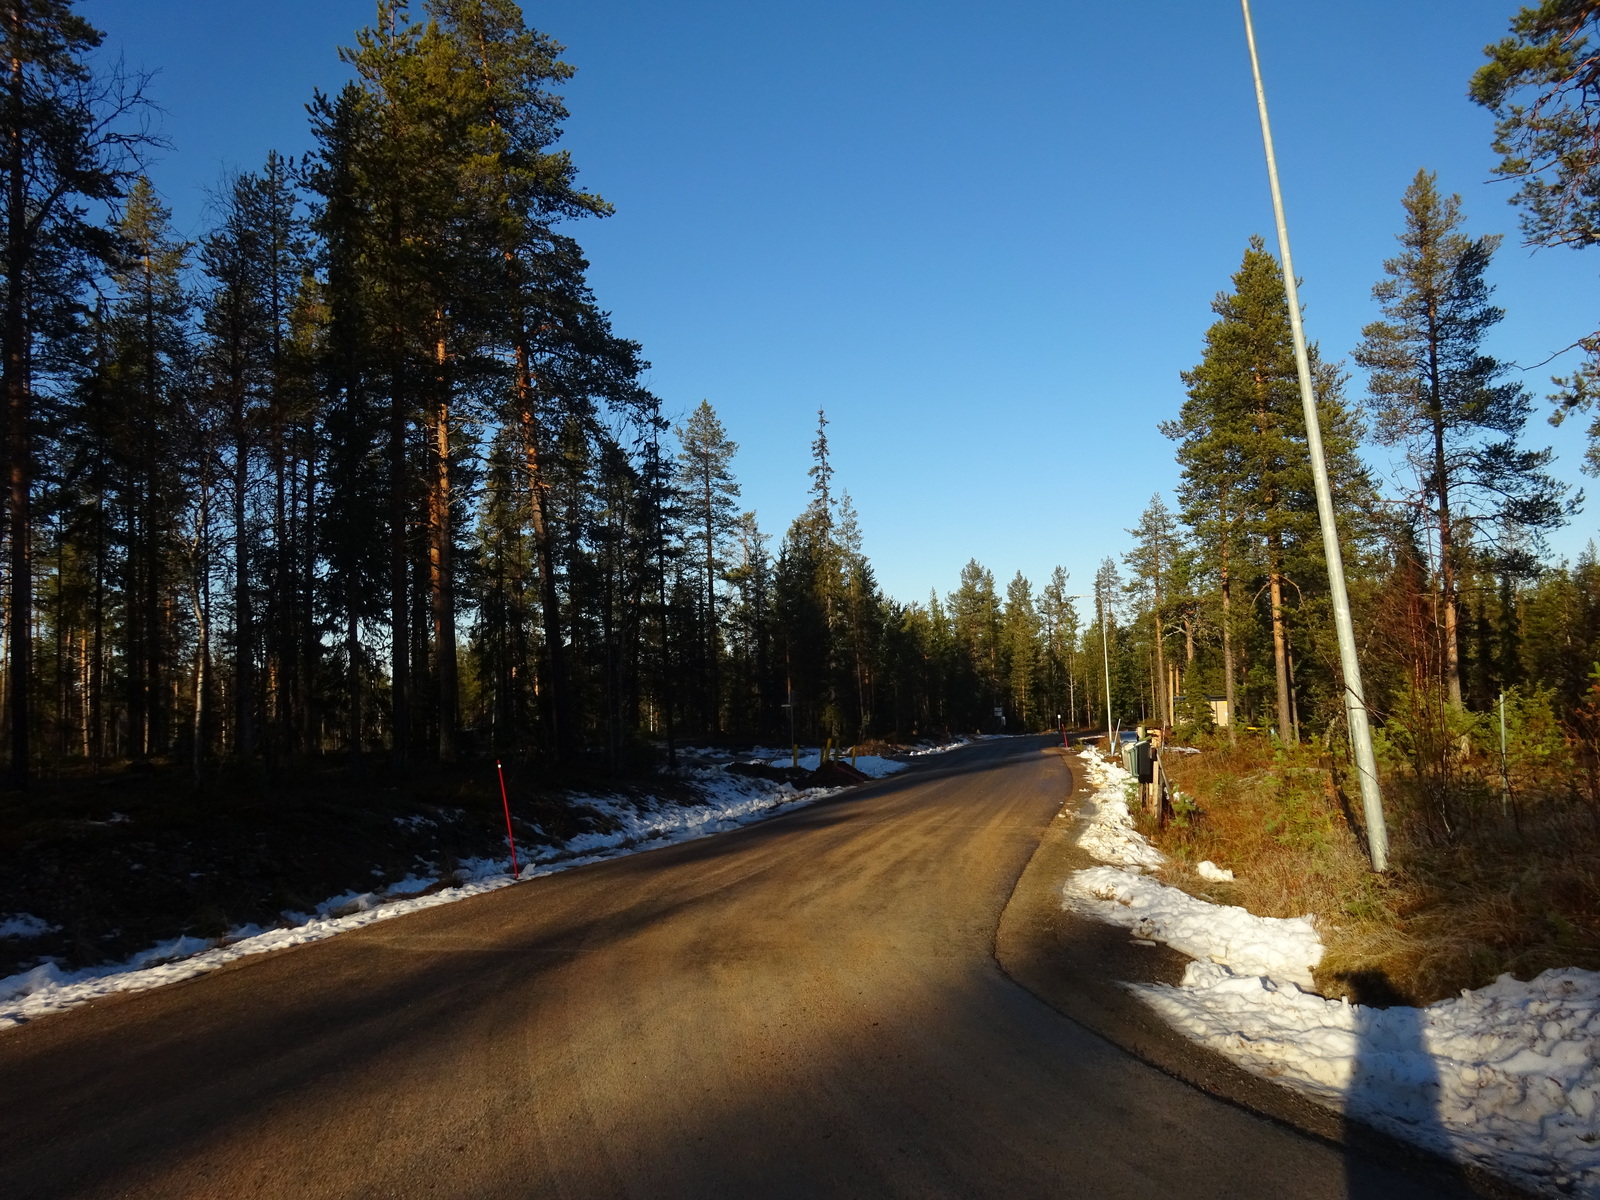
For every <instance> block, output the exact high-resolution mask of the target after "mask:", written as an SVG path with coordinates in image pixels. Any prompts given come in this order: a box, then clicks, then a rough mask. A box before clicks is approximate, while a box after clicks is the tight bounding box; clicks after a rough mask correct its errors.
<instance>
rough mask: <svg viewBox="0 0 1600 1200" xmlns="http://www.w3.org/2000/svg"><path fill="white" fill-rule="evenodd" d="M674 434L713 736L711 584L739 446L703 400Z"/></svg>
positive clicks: (717, 643)
mask: <svg viewBox="0 0 1600 1200" xmlns="http://www.w3.org/2000/svg"><path fill="white" fill-rule="evenodd" d="M677 433H678V441H679V443H680V444H681V446H682V450H681V451H680V453H679V456H678V459H679V463H680V467H679V478H680V479H681V480H682V481H683V515H684V519H685V522H686V524H687V525H688V527H689V528H690V529H692V530H693V531H694V534H695V538H696V541H697V542H698V543H699V546H698V549H697V551H696V553H695V555H694V561H695V565H696V568H697V569H698V570H699V572H700V595H701V597H702V599H703V601H704V605H705V607H704V613H703V616H702V623H703V626H704V629H705V636H706V644H705V661H706V669H707V673H708V675H707V679H706V691H705V696H706V701H705V714H706V721H707V729H708V730H709V731H710V732H711V733H717V732H720V728H721V709H722V704H721V684H720V680H719V677H718V666H719V663H720V662H721V659H722V622H721V615H720V613H719V611H718V607H717V583H718V581H719V580H721V579H722V578H723V577H724V576H725V575H726V573H727V570H728V557H727V551H726V548H725V547H726V544H727V541H728V539H729V537H730V536H732V534H733V532H734V529H735V524H734V515H735V513H736V511H737V508H736V501H737V500H738V498H739V485H738V483H737V482H736V481H735V480H734V477H733V470H732V465H733V456H734V455H735V454H736V453H738V450H739V446H738V443H736V442H734V441H731V440H730V439H729V438H728V433H727V430H726V429H724V428H723V426H722V422H721V421H719V420H718V419H717V414H716V410H715V409H713V408H712V407H711V402H710V401H709V400H702V401H700V405H699V407H698V408H696V409H695V410H694V412H693V413H692V414H691V415H690V417H689V420H688V422H687V423H686V424H685V425H684V426H683V427H682V428H680V429H679V430H678V431H677Z"/></svg>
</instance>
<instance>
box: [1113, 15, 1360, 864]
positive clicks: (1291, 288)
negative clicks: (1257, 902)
mask: <svg viewBox="0 0 1600 1200" xmlns="http://www.w3.org/2000/svg"><path fill="white" fill-rule="evenodd" d="M1239 3H1240V5H1241V7H1242V8H1243V9H1244V36H1245V41H1246V42H1247V43H1248V44H1249V47H1250V71H1251V74H1252V75H1253V76H1254V77H1255V84H1256V109H1257V111H1258V112H1259V113H1260V114H1261V141H1262V144H1263V146H1264V147H1265V148H1266V153H1267V179H1268V181H1269V182H1270V184H1271V185H1272V214H1273V217H1274V219H1275V220H1276V221H1277V224H1278V256H1279V258H1280V259H1282V262H1283V288H1284V292H1285V294H1286V296H1287V299H1288V302H1289V329H1290V332H1291V333H1292V334H1293V336H1294V365H1295V369H1296V371H1297V372H1298V373H1299V376H1300V404H1301V407H1302V408H1303V409H1304V410H1305V421H1306V446H1307V449H1308V450H1309V451H1310V454H1311V474H1312V478H1313V479H1314V480H1315V482H1316V492H1317V516H1318V518H1319V519H1320V522H1321V525H1322V552H1323V554H1324V555H1325V556H1326V558H1327V563H1328V590H1329V591H1330V592H1331V593H1332V600H1333V623H1334V628H1335V629H1336V630H1337V631H1338V636H1339V665H1340V667H1341V668H1342V669H1343V672H1344V709H1345V719H1346V721H1347V722H1348V724H1349V727H1350V747H1351V749H1352V750H1353V751H1354V752H1355V759H1356V774H1357V775H1358V776H1359V777H1360V780H1361V808H1362V813H1363V815H1364V816H1365V817H1366V821H1367V846H1368V849H1369V850H1370V851H1371V853H1372V869H1373V870H1374V871H1382V870H1384V869H1385V868H1387V866H1388V865H1389V832H1388V829H1387V828H1386V827H1385V826H1384V823H1383V793H1382V792H1381V791H1380V790H1379V787H1378V764H1377V761H1376V760H1375V759H1374V758H1373V754H1372V728H1371V726H1370V724H1369V723H1368V720H1367V701H1366V696H1365V694H1364V693H1363V692H1362V690H1361V663H1360V660H1359V659H1358V658H1357V657H1356V635H1355V628H1354V626H1353V625H1352V624H1351V622H1350V597H1349V595H1348V594H1347V593H1346V591H1345V584H1344V555H1343V554H1342V553H1341V551H1340V549H1339V529H1338V526H1337V525H1336V524H1335V523H1334V514H1333V490H1332V488H1330V487H1329V485H1328V464H1327V460H1326V459H1325V458H1324V457H1323V453H1322V424H1321V420H1320V418H1319V416H1318V413H1317V397H1316V392H1315V391H1314V390H1313V389H1312V386H1311V360H1310V358H1309V357H1308V356H1307V354H1306V331H1305V326H1304V325H1303V324H1302V323H1301V320H1300V297H1299V292H1298V289H1297V288H1296V286H1295V280H1294V260H1293V259H1292V258H1291V257H1290V255H1289V223H1288V221H1287V220H1286V219H1285V217H1284V215H1283V193H1282V191H1281V190H1280V189H1279V187H1278V158H1277V155H1276V154H1274V153H1273V149H1272V125H1271V123H1270V122H1269V121H1268V120H1267V93H1266V89H1265V88H1263V87H1262V85H1261V62H1260V59H1259V58H1257V56H1256V31H1255V25H1254V24H1253V23H1252V22H1251V20H1250V0H1239ZM1108 678H1109V676H1108Z"/></svg>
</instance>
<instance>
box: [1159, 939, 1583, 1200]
mask: <svg viewBox="0 0 1600 1200" xmlns="http://www.w3.org/2000/svg"><path fill="white" fill-rule="evenodd" d="M1133 990H1134V991H1135V993H1136V994H1137V995H1138V996H1139V997H1140V998H1141V999H1142V1000H1144V1002H1145V1003H1147V1004H1148V1005H1150V1007H1151V1008H1153V1009H1155V1010H1156V1012H1158V1013H1160V1014H1161V1016H1163V1017H1164V1018H1166V1020H1167V1021H1168V1022H1170V1023H1171V1024H1172V1026H1173V1027H1174V1028H1176V1029H1178V1030H1179V1031H1180V1032H1182V1033H1184V1034H1186V1035H1188V1036H1189V1037H1191V1038H1193V1039H1194V1040H1195V1041H1197V1042H1199V1043H1200V1044H1201V1045H1203V1046H1209V1047H1211V1049H1213V1050H1216V1051H1219V1052H1220V1053H1222V1054H1224V1055H1226V1056H1227V1057H1228V1058H1231V1059H1232V1060H1233V1061H1234V1062H1236V1063H1238V1064H1239V1065H1240V1066H1242V1067H1244V1068H1245V1069H1246V1070H1249V1071H1253V1072H1254V1073H1255V1074H1257V1075H1264V1076H1267V1077H1269V1078H1272V1079H1276V1080H1277V1081H1278V1082H1279V1083H1283V1084H1287V1085H1288V1086H1290V1087H1292V1088H1294V1089H1295V1090H1296V1091H1299V1092H1302V1093H1304V1094H1305V1095H1307V1096H1310V1097H1311V1098H1312V1099H1315V1100H1320V1101H1321V1102H1322V1103H1324V1104H1327V1105H1328V1106H1330V1107H1332V1108H1335V1109H1339V1110H1340V1111H1342V1112H1345V1113H1347V1114H1348V1115H1350V1116H1352V1117H1357V1118H1359V1119H1361V1120H1363V1121H1365V1122H1367V1123H1368V1124H1370V1125H1375V1126H1377V1127H1378V1128H1380V1129H1383V1130H1385V1131H1387V1132H1389V1133H1391V1134H1394V1135H1395V1136H1397V1137H1400V1138H1404V1139H1406V1140H1407V1141H1411V1142H1414V1143H1416V1144H1418V1145H1420V1146H1424V1147H1426V1148H1428V1149H1430V1150H1433V1151H1435V1152H1436V1153H1439V1154H1442V1155H1444V1156H1445V1157H1446V1158H1450V1159H1454V1160H1456V1161H1458V1162H1473V1163H1477V1164H1478V1165H1479V1166H1482V1167H1484V1168H1486V1169H1488V1170H1490V1171H1494V1172H1496V1173H1498V1174H1501V1175H1507V1176H1510V1177H1511V1178H1513V1179H1516V1180H1517V1181H1519V1182H1521V1183H1522V1184H1524V1185H1527V1186H1531V1187H1534V1188H1536V1189H1538V1190H1541V1191H1546V1192H1549V1193H1552V1194H1555V1195H1564V1196H1572V1195H1577V1196H1588V1197H1594V1196H1600V974H1597V973H1596V972H1593V971H1582V970H1578V969H1576V968H1567V969H1565V970H1559V971H1546V972H1544V973H1543V974H1542V975H1540V976H1539V977H1538V978H1537V979H1535V980H1533V981H1532V982H1531V983H1520V982H1518V981H1517V980H1515V979H1513V978H1511V976H1509V975H1502V976H1501V977H1500V979H1499V980H1498V981H1496V982H1495V983H1492V984H1490V985H1489V986H1488V987H1485V988H1479V989H1478V990H1477V991H1475V992H1463V993H1462V994H1461V996H1460V997H1459V998H1456V999H1451V1000H1441V1001H1439V1002H1438V1003H1437V1004H1430V1005H1429V1006H1428V1007H1427V1008H1420V1009H1419V1008H1406V1007H1403V1006H1397V1007H1394V1008H1387V1009H1379V1008H1370V1007H1367V1006H1365V1005H1360V1004H1346V1003H1344V1002H1342V1001H1338V1000H1326V999H1324V998H1323V997H1321V996H1314V995H1308V994H1307V993H1305V992H1303V991H1301V990H1300V989H1298V988H1296V987H1293V986H1292V985H1278V984H1275V983H1274V982H1273V981H1272V980H1271V979H1265V978H1259V977H1256V978H1252V977H1249V976H1247V975H1240V974H1236V973H1234V972H1233V971H1230V970H1229V969H1228V968H1227V967H1224V966H1218V965H1215V964H1213V963H1206V962H1194V963H1190V964H1189V968H1188V970H1187V971H1186V972H1185V973H1184V977H1183V983H1182V985H1181V986H1179V987H1176V988H1173V987H1164V986H1160V985H1140V986H1136V987H1135V988H1134V989H1133Z"/></svg>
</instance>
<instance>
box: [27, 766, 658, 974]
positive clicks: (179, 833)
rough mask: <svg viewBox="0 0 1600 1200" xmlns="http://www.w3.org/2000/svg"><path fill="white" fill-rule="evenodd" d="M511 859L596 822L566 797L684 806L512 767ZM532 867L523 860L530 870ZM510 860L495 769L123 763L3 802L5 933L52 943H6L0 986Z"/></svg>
mask: <svg viewBox="0 0 1600 1200" xmlns="http://www.w3.org/2000/svg"><path fill="white" fill-rule="evenodd" d="M506 786H507V791H508V794H509V796H510V803H511V811H512V816H513V822H514V828H515V830H516V836H517V842H518V849H519V851H531V850H534V849H536V848H537V847H540V846H550V845H552V844H555V843H558V842H561V841H565V840H566V839H567V838H570V837H572V836H573V835H575V834H577V833H580V832H583V831H585V830H591V829H597V828H600V829H603V828H605V826H606V818H604V817H603V816H602V815H601V814H599V813H596V812H594V811H593V810H592V809H588V808H585V807H584V806H582V805H581V804H575V803H573V802H572V801H570V800H569V799H568V798H567V797H568V793H569V791H577V792H579V793H582V792H584V791H589V792H591V793H604V794H608V795H615V794H623V795H635V796H643V795H645V794H649V795H652V796H657V797H663V798H666V799H680V798H681V799H688V798H689V795H688V793H687V792H686V791H685V792H684V794H683V796H681V797H680V796H678V795H676V793H677V792H679V791H683V788H682V785H679V784H675V783H674V782H673V781H672V780H670V779H669V778H666V777H663V776H651V777H648V778H646V777H642V776H641V777H637V778H635V779H633V780H631V781H630V780H618V779H616V778H612V777H595V778H586V777H583V776H581V775H568V776H565V777H563V778H561V779H555V778H551V777H548V776H542V775H540V774H539V773H537V772H536V771H535V770H534V769H533V768H517V767H513V766H512V765H511V764H509V763H508V764H507V767H506ZM524 856H526V854H524ZM476 857H496V858H504V857H506V826H505V815H504V811H503V809H502V806H501V802H500V791H499V785H498V783H497V781H496V778H495V768H494V763H493V762H492V761H488V762H484V761H478V762H474V763H471V764H464V765H462V766H460V767H456V768H440V767H425V766H419V767H414V768H410V769H408V770H407V771H406V772H405V773H404V774H403V775H398V774H392V773H390V772H389V771H388V770H387V769H385V768H380V767H376V766H371V767H368V768H366V769H364V770H363V771H362V772H360V773H359V774H357V773H356V772H354V771H352V770H351V768H350V767H349V765H348V760H344V761H343V762H341V763H339V764H337V765H334V764H327V765H310V766H306V767H301V768H297V769H295V770H294V771H293V772H280V773H278V774H276V775H273V774H270V773H268V772H267V771H266V770H264V769H263V768H261V767H260V766H258V765H257V766H244V767H238V768H226V769H223V770H221V771H216V772H212V773H211V774H210V777H209V778H207V780H206V781H205V782H204V784H203V785H197V784H196V783H195V781H194V779H193V777H192V775H191V774H190V773H189V772H188V771H186V770H183V769H181V768H179V767H177V766H175V765H172V764H162V763H154V764H152V763H143V764H121V765H120V766H118V767H116V768H113V769H108V770H106V771H104V772H100V773H92V772H89V771H87V770H85V771H83V772H81V773H77V774H63V775H61V776H59V777H57V778H54V779H50V780H46V781H43V782H41V783H39V784H38V785H37V786H36V787H35V788H34V789H33V790H31V791H30V792H29V793H28V794H27V795H26V796H23V795H21V794H18V793H7V794H3V795H0V921H3V920H4V919H5V918H6V917H7V916H10V915H11V914H14V913H31V914H32V915H33V916H35V917H38V918H40V919H42V920H43V921H45V922H47V923H48V924H50V925H52V926H57V927H59V928H58V929H57V930H56V931H54V932H52V933H48V934H45V935H42V936H39V937H30V938H20V937H5V938H0V977H3V976H6V975H9V974H12V973H14V972H17V971H21V970H27V969H29V968H30V967H33V966H35V965H37V964H38V963H39V962H41V961H44V960H45V959H46V958H54V959H56V960H58V961H59V962H60V963H61V964H62V965H63V966H68V967H76V966H87V965H92V964H97V963H102V962H108V961H110V962H114V961H118V960H121V959H123V958H126V957H127V956H128V955H129V954H132V953H136V952H138V951H140V950H144V949H147V948H148V947H150V946H152V945H154V944H155V943H157V942H160V941H163V940H165V939H168V938H172V937H176V936H178V935H179V934H191V935H194V936H198V937H207V938H213V937H221V936H223V935H224V934H225V933H226V932H227V931H228V930H229V929H231V928H234V927H237V926H240V925H245V924H249V923H252V922H254V923H257V924H260V925H263V926H270V925H272V924H274V923H277V922H279V921H281V920H282V914H283V913H284V912H285V911H300V912H309V911H311V910H313V909H314V908H315V907H316V905H317V904H319V903H320V902H321V901H323V900H326V899H327V898H329V897H330V896H335V895H339V894H340V893H343V892H346V891H350V890H355V891H357V892H361V891H373V890H378V889H381V888H382V887H384V886H385V885H386V884H388V883H392V882H394V881H396V880H399V879H403V878H405V876H406V875H407V874H410V873H416V874H417V875H424V876H436V875H441V874H447V873H448V872H450V871H452V870H454V869H455V867H456V864H457V863H458V862H459V861H460V860H463V859H468V858H476Z"/></svg>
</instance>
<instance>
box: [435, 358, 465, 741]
mask: <svg viewBox="0 0 1600 1200" xmlns="http://www.w3.org/2000/svg"><path fill="white" fill-rule="evenodd" d="M445 364H446V350H445V343H444V339H443V338H440V339H439V342H438V345H437V349H436V359H435V365H436V366H437V368H438V372H439V373H438V378H437V381H436V386H437V388H438V398H437V400H436V402H435V406H434V412H433V421H432V424H433V480H432V486H431V487H430V488H429V489H428V534H429V540H428V593H429V602H430V607H431V610H432V616H433V655H434V658H433V674H434V682H435V685H436V687H437V688H438V711H439V761H440V762H442V763H453V762H455V761H456V726H457V724H458V719H459V718H458V714H457V707H458V704H459V694H460V693H459V689H458V685H457V664H456V604H455V585H454V579H453V576H454V565H453V563H452V561H451V559H452V551H453V550H454V546H455V535H454V533H453V532H452V531H451V528H450V393H449V380H448V378H447V377H446V372H445Z"/></svg>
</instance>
